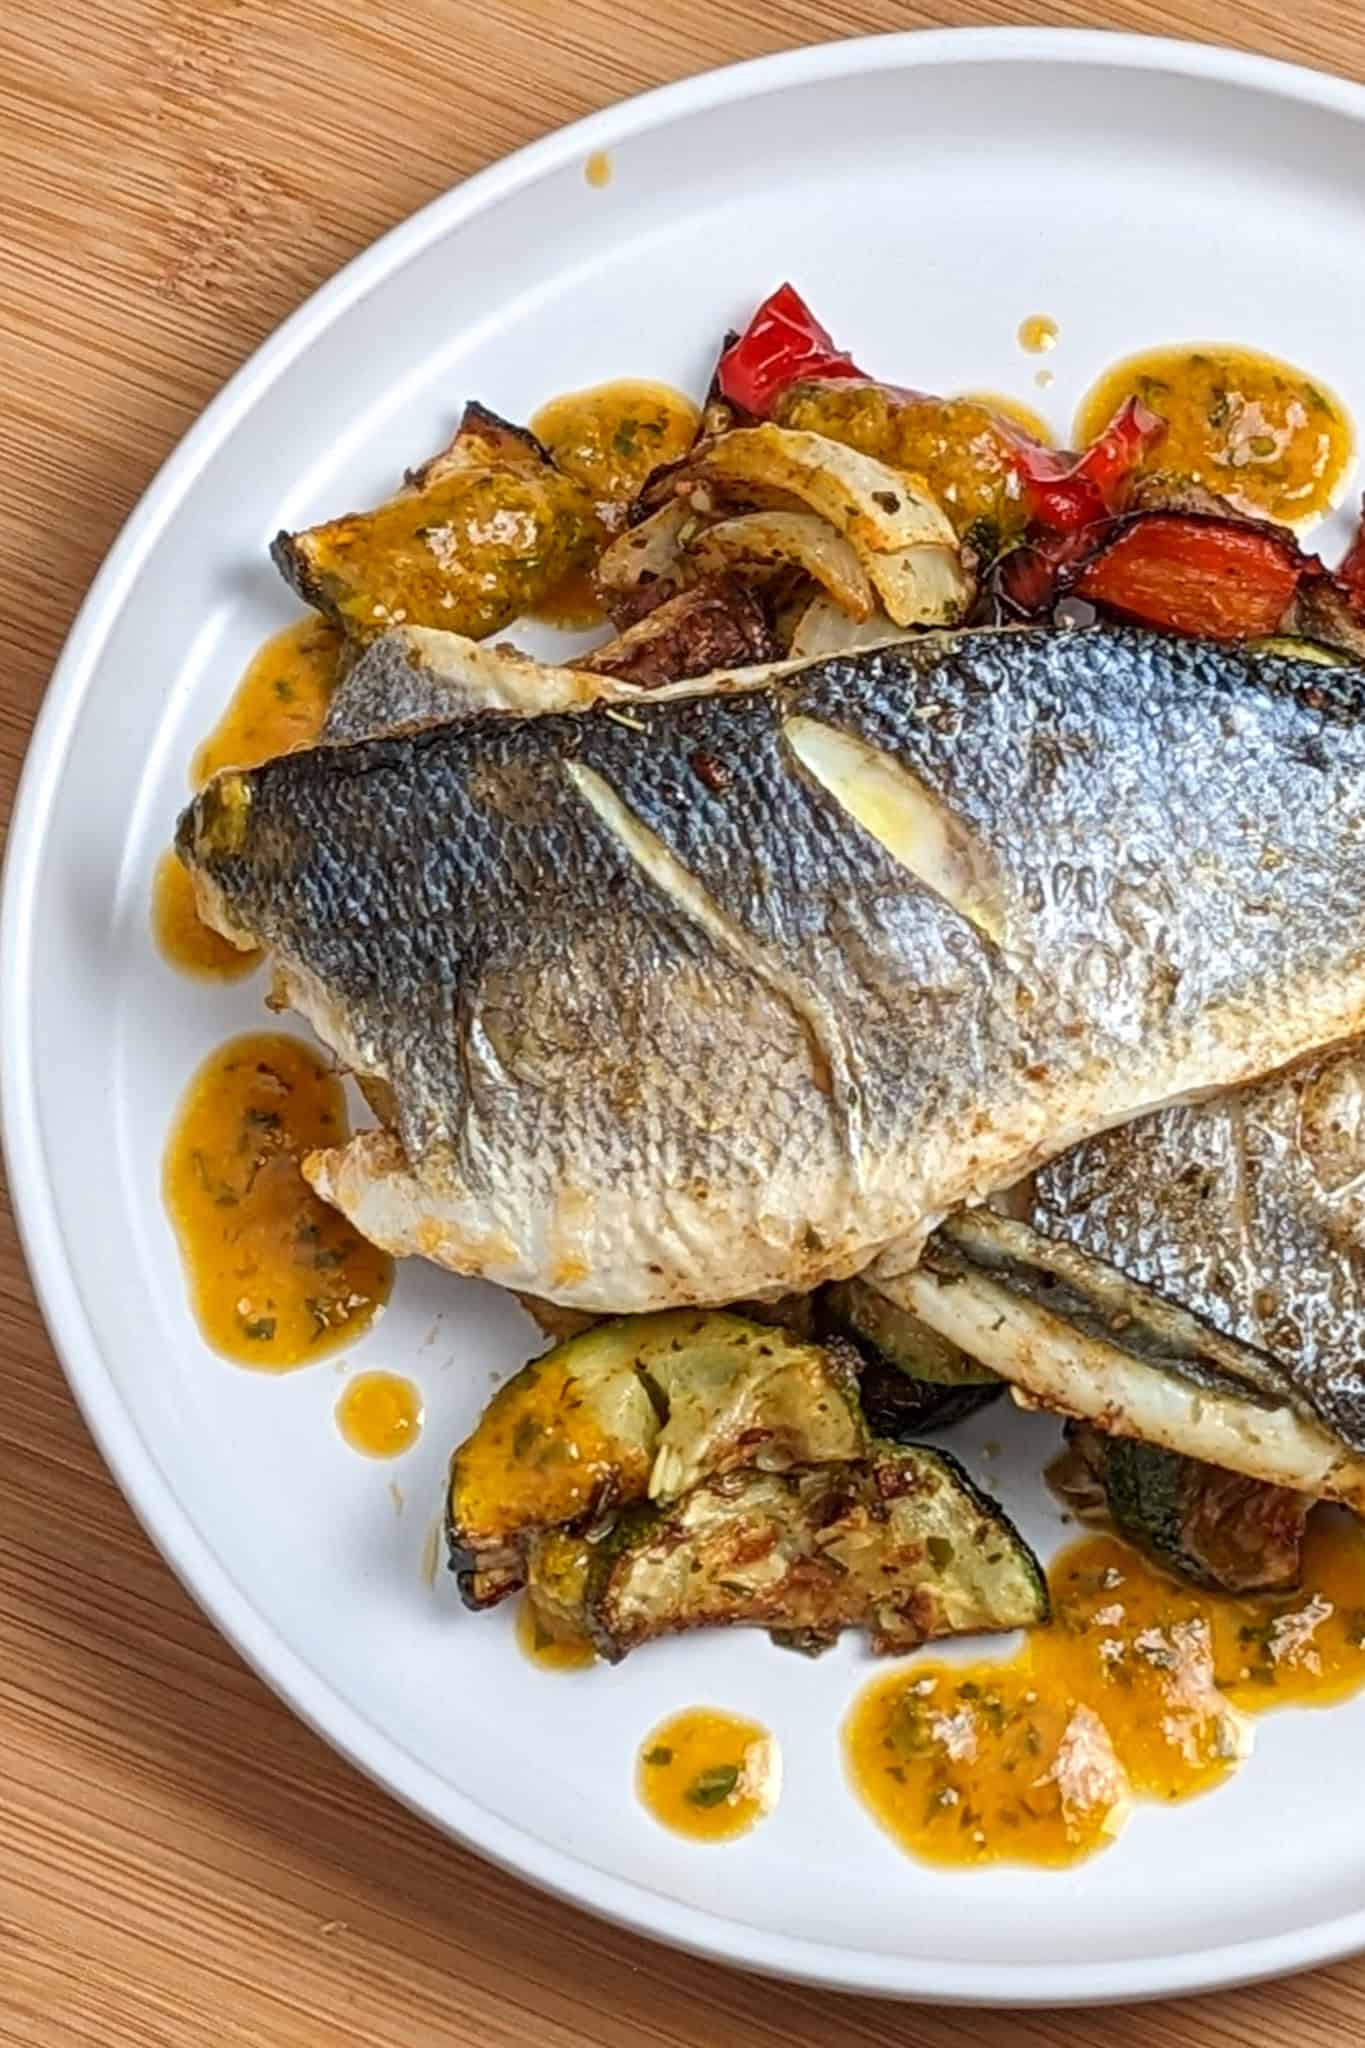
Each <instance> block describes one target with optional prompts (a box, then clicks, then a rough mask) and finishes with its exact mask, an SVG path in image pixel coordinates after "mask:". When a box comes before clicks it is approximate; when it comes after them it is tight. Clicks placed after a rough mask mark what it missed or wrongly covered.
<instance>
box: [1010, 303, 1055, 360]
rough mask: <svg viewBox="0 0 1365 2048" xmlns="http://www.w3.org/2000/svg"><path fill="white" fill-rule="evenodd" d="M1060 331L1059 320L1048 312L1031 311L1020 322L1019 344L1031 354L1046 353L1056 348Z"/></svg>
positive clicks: (1040, 354) (1039, 354)
mask: <svg viewBox="0 0 1365 2048" xmlns="http://www.w3.org/2000/svg"><path fill="white" fill-rule="evenodd" d="M1058 331H1059V330H1058V327H1057V322H1056V321H1055V320H1052V319H1049V317H1048V315H1047V314H1046V313H1030V314H1029V316H1028V318H1027V320H1021V321H1020V322H1019V346H1020V348H1022V349H1024V350H1026V351H1027V353H1028V354H1029V355H1031V356H1042V355H1046V354H1047V352H1048V350H1049V349H1052V348H1056V346H1057V335H1058Z"/></svg>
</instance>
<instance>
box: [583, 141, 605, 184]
mask: <svg viewBox="0 0 1365 2048" xmlns="http://www.w3.org/2000/svg"><path fill="white" fill-rule="evenodd" d="M583 176H584V177H585V178H586V179H587V181H588V183H589V184H590V185H592V186H594V187H595V188H596V190H598V191H601V189H602V187H603V186H604V185H609V184H610V183H611V158H610V157H609V156H608V155H607V152H606V151H605V149H595V150H594V151H593V153H592V155H591V156H590V157H589V158H588V160H587V162H586V163H585V164H584V166H583Z"/></svg>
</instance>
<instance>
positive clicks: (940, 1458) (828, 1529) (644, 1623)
mask: <svg viewBox="0 0 1365 2048" xmlns="http://www.w3.org/2000/svg"><path fill="white" fill-rule="evenodd" d="M582 1586H583V1613H582V1617H581V1625H582V1626H583V1628H584V1629H585V1632H586V1633H587V1634H588V1635H589V1637H590V1638H591V1640H592V1642H593V1644H594V1647H595V1648H596V1649H597V1651H598V1653H599V1654H600V1655H601V1656H602V1657H604V1658H606V1659H607V1660H608V1661H609V1662H612V1663H616V1662H619V1661H620V1659H621V1658H623V1657H624V1656H626V1655H627V1654H628V1653H629V1652H630V1651H631V1650H633V1649H636V1648H638V1647H639V1646H640V1644H642V1643H645V1642H649V1641H653V1640H656V1639H657V1638H659V1637H661V1636H666V1635H672V1634H677V1633H680V1632H683V1631H686V1630H690V1629H696V1628H706V1627H736V1626H750V1627H763V1628H767V1629H769V1630H770V1631H771V1632H773V1634H774V1636H775V1639H776V1640H777V1641H778V1642H779V1643H780V1644H782V1645H783V1646H784V1647H788V1648H795V1649H799V1650H802V1651H805V1652H807V1653H811V1654H813V1653H815V1652H818V1651H819V1650H822V1649H825V1648H827V1647H828V1646H829V1645H830V1644H831V1643H832V1642H833V1641H834V1640H835V1639H836V1637H837V1636H838V1635H839V1634H840V1633H841V1631H843V1630H844V1629H853V1628H857V1629H862V1630H864V1631H865V1632H866V1634H867V1637H868V1640H869V1643H870V1646H871V1648H872V1650H873V1651H874V1653H877V1654H901V1653H904V1652H906V1651H908V1650H913V1649H917V1648H918V1647H919V1646H920V1645H921V1644H922V1643H925V1642H928V1641H931V1640H934V1639H936V1638H939V1637H943V1636H948V1635H960V1634H972V1633H977V1632H979V1631H983V1630H984V1631H996V1630H1001V1629H1010V1628H1021V1627H1033V1626H1036V1625H1038V1624H1039V1623H1041V1622H1044V1621H1046V1620H1047V1618H1048V1614H1049V1602H1048V1589H1047V1580H1046V1577H1045V1575H1044V1572H1043V1569H1042V1566H1041V1564H1040V1563H1039V1561H1038V1559H1037V1557H1036V1556H1035V1555H1034V1553H1033V1551H1032V1550H1031V1549H1030V1547H1029V1546H1028V1544H1027V1543H1026V1542H1025V1541H1024V1539H1023V1537H1022V1536H1021V1535H1020V1533H1019V1531H1018V1530H1017V1529H1016V1528H1015V1527H1014V1524H1013V1523H1012V1522H1011V1521H1010V1520H1009V1517H1008V1516H1007V1515H1006V1514H1005V1513H1004V1511H1003V1510H1002V1509H1001V1508H1000V1507H999V1506H998V1504H997V1503H996V1502H994V1501H992V1500H991V1499H990V1498H989V1496H988V1495H986V1494H984V1493H982V1491H981V1490H980V1488H978V1487H977V1486H975V1485H974V1484H973V1482H972V1481H971V1480H970V1479H969V1478H968V1476H967V1474H966V1473H965V1472H964V1470H963V1469H962V1466H961V1465H960V1464H959V1463H958V1461H957V1460H956V1459H955V1458H951V1457H949V1456H948V1455H947V1454H946V1453H945V1452H943V1451H941V1450H939V1449H937V1448H936V1447H935V1446H932V1445H928V1444H912V1445H899V1444H889V1443H877V1444H874V1446H873V1448H872V1452H871V1455H870V1456H869V1457H868V1458H867V1459H866V1460H864V1461H862V1462H861V1463H859V1464H852V1465H844V1466H828V1467H823V1468H820V1469H808V1470H806V1471H790V1472H786V1473H762V1472H750V1473H735V1474H732V1475H730V1476H729V1477H728V1478H727V1479H723V1480H719V1481H716V1482H715V1483H713V1484H708V1485H704V1486H700V1487H697V1488H695V1489H694V1490H693V1492H692V1493H691V1494H689V1495H687V1496H686V1497H685V1498H684V1499H683V1500H681V1501H679V1502H677V1503H675V1504H674V1506H673V1507H671V1508H666V1509H660V1508H654V1507H649V1506H641V1507H635V1508H631V1509H628V1510H627V1511H626V1512H625V1513H623V1514H622V1515H621V1516H620V1517H619V1519H618V1521H617V1523H616V1525H615V1527H614V1529H613V1530H612V1531H611V1533H610V1534H609V1535H608V1536H607V1537H605V1538H604V1539H603V1540H602V1541H601V1542H600V1543H598V1544H596V1545H595V1546H594V1547H593V1551H592V1555H591V1558H590V1559H588V1560H587V1561H586V1571H585V1573H584V1576H583V1580H582ZM534 1590H535V1588H534V1580H533V1593H534Z"/></svg>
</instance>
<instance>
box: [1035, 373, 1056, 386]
mask: <svg viewBox="0 0 1365 2048" xmlns="http://www.w3.org/2000/svg"><path fill="white" fill-rule="evenodd" d="M1033 381H1034V383H1035V384H1036V385H1037V386H1038V389H1039V390H1040V391H1049V390H1050V389H1051V388H1052V386H1053V385H1054V384H1055V383H1056V382H1057V373H1056V371H1055V370H1048V369H1042V370H1035V371H1034V373H1033Z"/></svg>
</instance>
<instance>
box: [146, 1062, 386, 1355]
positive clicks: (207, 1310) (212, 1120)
mask: <svg viewBox="0 0 1365 2048" xmlns="http://www.w3.org/2000/svg"><path fill="white" fill-rule="evenodd" d="M347 1135H348V1126H347V1116H346V1103H345V1098H344V1096H343V1094H342V1090H341V1083H340V1082H339V1081H338V1079H337V1077H336V1075H335V1074H333V1073H332V1072H331V1071H330V1070H329V1069H328V1068H327V1067H326V1066H325V1065H324V1063H323V1061H322V1059H321V1058H320V1057H319V1056H318V1054H317V1053H315V1052H314V1051H313V1050H312V1048H311V1047H310V1046H307V1045H305V1044H304V1043H303V1041H302V1040H301V1039H298V1038H292V1037H289V1036H287V1035H286V1034H284V1033H282V1032H253V1033H249V1034H248V1035H246V1036H244V1037H241V1038H234V1039H230V1040H229V1041H228V1043H227V1044H226V1045H223V1046H220V1047H219V1048H218V1050H217V1051H216V1052H212V1053H210V1054H209V1056H208V1058H207V1059H206V1060H204V1061H203V1063H202V1064H201V1065H200V1067H199V1068H198V1070H197V1072H196V1073H195V1074H194V1076H193V1078H192V1080H191V1081H190V1084H189V1087H188V1088H187V1089H186V1091H185V1094H184V1097H183V1098H182V1100H181V1103H180V1107H179V1109H178V1111H177V1113H176V1117H175V1120H174V1122H173V1124H172V1126H171V1132H170V1136H169V1138H168V1140H167V1144H166V1152H165V1160H164V1167H163V1183H164V1190H165V1198H166V1208H167V1212H168V1213H169V1215H170V1219H171V1223H172V1225H173V1227H174V1229H175V1234H176V1237H177V1239H178V1241H179V1245H180V1255H181V1258H182V1259H183V1261H184V1265H185V1275H186V1279H187V1281H188V1285H189V1293H190V1302H191V1306H192V1307H193V1309H194V1312H195V1315H196V1316H197V1318H198V1320H199V1325H200V1328H201V1329H202V1330H203V1333H204V1336H205V1339H206V1340H207V1342H208V1343H209V1344H211V1345H212V1346H213V1348H214V1349H215V1350H216V1351H219V1352H221V1353H222V1354H223V1356H224V1357H226V1358H231V1359H234V1360H235V1361H236V1362H237V1363H238V1364H239V1365H246V1366H251V1367H254V1368H255V1369H256V1370H258V1371H262V1372H287V1371H289V1370H290V1369H291V1368H292V1367H294V1366H299V1365H311V1364H312V1363H313V1362H314V1360H315V1359H318V1358H320V1357H322V1356H324V1355H325V1354H326V1353H327V1352H329V1351H335V1350H336V1349H338V1348H339V1346H341V1345H343V1344H349V1343H351V1342H353V1341H354V1339H355V1338H357V1337H359V1336H360V1335H361V1334H362V1333H363V1332H364V1331H365V1330H366V1329H368V1327H369V1326H370V1324H371V1323H372V1322H373V1321H374V1319H375V1317H376V1315H377V1314H378V1313H379V1311H380V1309H381V1307H382V1306H383V1304H384V1302H385V1301H387V1299H388V1295H389V1290H390V1288H391V1286H392V1284H393V1261H392V1259H391V1258H389V1256H388V1254H387V1253H386V1252H382V1251H380V1250H379V1249H378V1248H377V1246H375V1245H372V1244H370V1243H368V1242H367V1241H366V1240H365V1239H364V1238H362V1237H360V1236H359V1235H358V1234H357V1232H356V1231H355V1230H353V1229H352V1227H351V1225H350V1224H349V1223H348V1222H347V1221H346V1219H345V1217H344V1216H342V1215H341V1213H340V1211H339V1210H336V1209H333V1208H331V1207H329V1205H328V1204H327V1203H326V1202H324V1201H322V1200H321V1199H320V1198H319V1197H318V1196H317V1195H315V1194H314V1193H313V1190H312V1189H311V1188H310V1187H309V1185H308V1183H307V1181H306V1180H305V1179H304V1177H303V1170H302V1167H303V1160H304V1159H305V1157H306V1156H307V1154H308V1153H310V1152H312V1151H314V1150H315V1149H317V1148H319V1147H324V1146H331V1145H340V1144H343V1143H344V1142H345V1140H346V1137H347Z"/></svg>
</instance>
